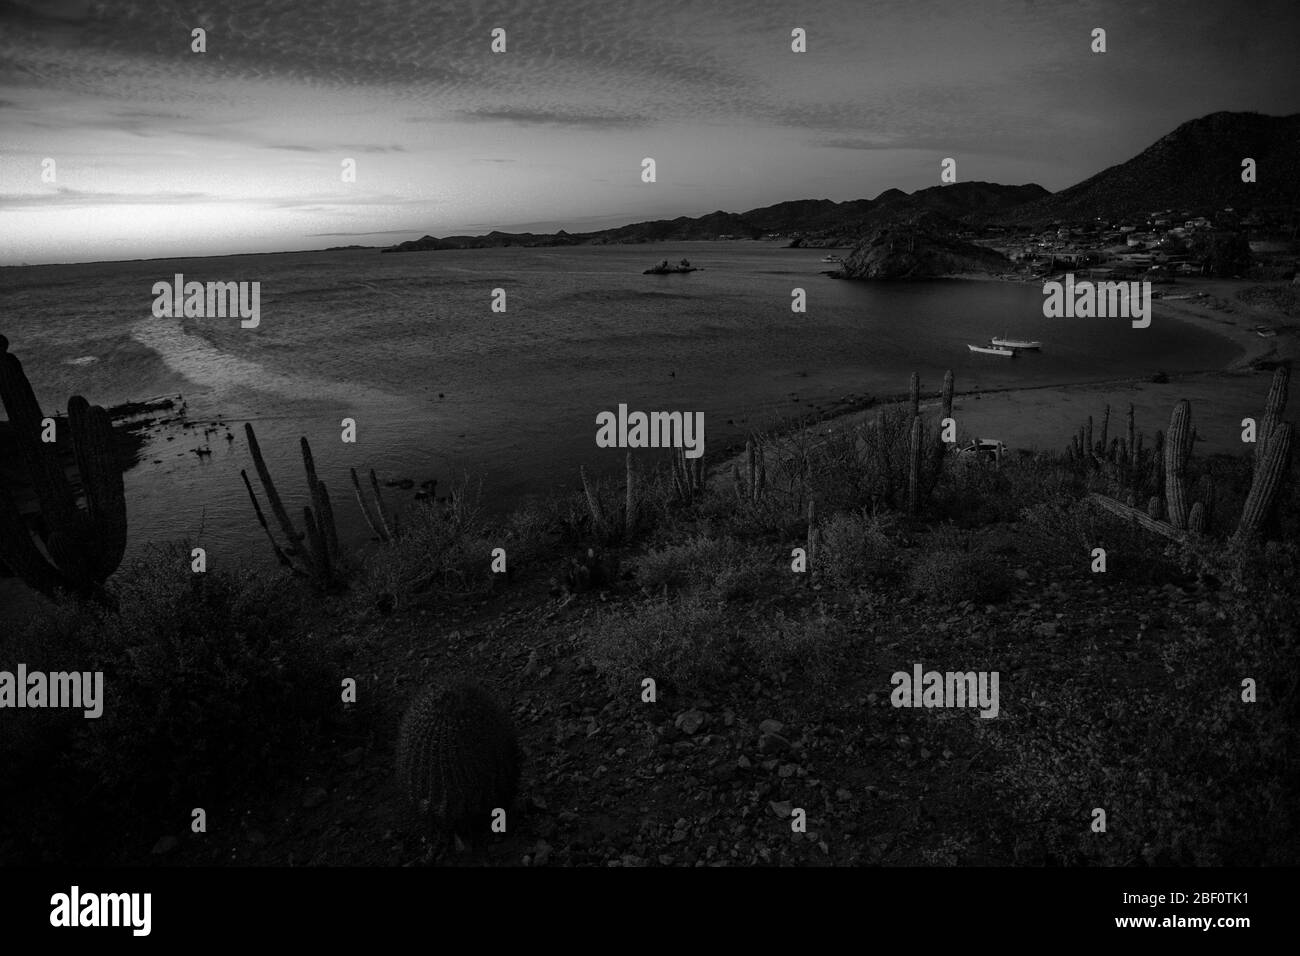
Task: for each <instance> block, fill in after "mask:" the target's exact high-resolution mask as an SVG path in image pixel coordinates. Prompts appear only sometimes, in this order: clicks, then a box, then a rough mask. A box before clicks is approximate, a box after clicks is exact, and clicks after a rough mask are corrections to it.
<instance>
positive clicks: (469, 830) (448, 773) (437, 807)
mask: <svg viewBox="0 0 1300 956" xmlns="http://www.w3.org/2000/svg"><path fill="white" fill-rule="evenodd" d="M521 757H522V754H521V751H520V749H519V743H518V739H517V737H516V735H515V730H514V726H513V724H512V723H511V721H510V717H509V715H508V714H507V713H506V712H505V710H504V709H502V707H501V706H500V705H499V704H498V703H497V702H496V701H495V700H494V699H493V698H492V696H491V695H490V694H489V693H488V692H487V691H486V690H484V689H483V688H482V687H480V686H478V685H477V684H473V683H468V682H457V683H452V684H448V685H438V686H434V687H430V688H428V689H426V690H424V691H423V692H421V693H420V694H419V695H418V696H417V697H416V698H415V700H414V702H413V703H412V704H411V706H410V709H409V710H407V712H406V716H405V717H404V718H403V719H402V726H401V732H400V734H399V735H398V741H397V770H398V776H399V777H400V780H401V784H402V787H403V789H404V790H405V791H406V794H407V796H408V797H409V798H410V800H411V802H412V803H413V804H414V806H415V807H416V809H417V811H418V812H419V813H420V815H421V818H422V820H423V822H424V823H425V824H426V825H427V827H428V830H429V833H430V835H438V834H441V835H443V836H447V835H452V834H454V835H456V836H462V835H465V836H468V835H471V834H474V833H476V832H482V831H484V830H486V829H487V828H488V826H489V824H490V823H491V818H492V812H493V810H495V809H496V808H498V807H500V808H503V809H505V808H508V807H509V806H510V803H511V801H512V800H513V799H514V795H515V791H516V788H517V787H518V785H519V765H520V761H521Z"/></svg>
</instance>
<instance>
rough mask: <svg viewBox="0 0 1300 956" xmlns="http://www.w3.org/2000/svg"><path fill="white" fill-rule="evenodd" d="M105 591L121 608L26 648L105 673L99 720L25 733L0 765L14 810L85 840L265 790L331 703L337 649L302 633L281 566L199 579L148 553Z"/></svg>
mask: <svg viewBox="0 0 1300 956" xmlns="http://www.w3.org/2000/svg"><path fill="white" fill-rule="evenodd" d="M112 594H113V596H114V597H115V598H116V599H117V605H118V607H117V609H115V610H104V609H98V610H93V611H92V610H87V609H86V608H70V607H63V608H59V609H57V610H55V611H54V612H52V613H51V614H49V615H46V616H44V617H42V618H40V619H38V620H36V621H33V622H32V623H31V624H30V625H29V626H28V627H27V628H25V629H24V631H23V636H22V637H21V639H20V640H21V644H22V645H23V646H24V647H25V648H27V649H30V650H32V651H35V652H37V653H36V659H32V658H31V657H26V658H24V661H25V663H27V664H28V667H29V668H30V669H36V668H37V667H41V668H43V669H66V670H79V671H92V672H93V671H102V672H103V674H104V688H103V694H104V704H103V714H102V716H100V717H99V718H97V719H84V718H82V717H81V714H80V712H76V714H75V715H74V716H75V719H73V720H70V721H61V720H59V719H55V720H52V721H48V722H44V725H43V726H42V727H39V728H27V731H28V732H27V733H26V734H25V735H23V736H22V737H19V738H14V737H10V738H9V739H7V740H5V741H4V745H3V746H4V748H5V749H7V751H8V752H6V753H4V754H3V755H0V761H3V762H4V763H6V765H7V766H9V767H10V768H11V769H12V770H13V771H14V773H13V775H12V776H10V775H7V776H9V779H10V780H22V781H23V787H22V790H21V793H17V794H15V793H10V794H6V797H7V798H8V799H17V800H19V801H20V803H23V804H27V805H29V806H32V805H35V806H37V807H39V808H40V809H39V812H40V813H44V814H52V815H54V816H55V817H58V816H64V817H66V818H68V819H76V820H80V821H82V822H83V823H85V827H86V828H89V829H90V830H91V831H92V832H93V833H94V834H96V835H95V836H92V837H91V838H90V839H92V840H93V839H98V838H99V837H100V836H102V835H103V834H105V833H110V832H112V829H113V824H111V823H110V822H109V821H112V820H115V819H119V818H121V817H123V816H125V815H129V816H130V817H131V819H133V820H136V821H137V822H138V819H139V815H140V814H141V813H142V812H146V813H147V812H149V811H150V810H153V809H157V808H161V807H163V806H166V807H168V808H170V810H172V811H174V809H175V806H176V805H177V801H180V802H186V801H188V800H191V799H192V800H194V803H192V804H189V803H186V805H192V806H205V805H207V806H210V805H211V802H212V801H213V800H214V799H218V798H220V797H221V796H222V795H223V794H225V793H228V792H230V790H231V789H232V788H234V787H237V786H239V785H241V784H243V783H247V782H249V781H250V780H258V779H263V778H264V777H265V776H267V775H269V774H271V773H273V772H274V771H275V769H276V768H277V765H278V763H279V762H281V761H282V759H283V758H282V755H283V752H284V749H285V747H286V746H287V745H288V742H289V741H291V740H293V739H296V737H297V735H298V734H300V733H301V732H302V731H303V729H304V728H305V727H308V726H311V725H313V724H315V723H317V722H318V721H320V720H322V719H323V718H324V716H325V715H326V714H327V713H328V712H329V708H330V707H331V705H332V704H333V703H335V702H336V701H337V693H338V681H337V675H336V673H335V671H336V670H337V667H332V666H330V655H331V650H330V648H328V647H325V646H322V643H321V639H319V638H316V637H314V636H313V635H311V634H309V633H307V632H306V629H305V627H304V624H303V622H304V619H305V618H306V603H305V598H304V597H303V592H302V590H301V588H300V586H299V584H298V583H297V582H294V581H293V580H292V579H291V578H290V577H288V576H287V574H285V573H284V572H282V571H280V570H278V569H277V570H275V571H267V570H259V571H256V572H255V571H251V570H247V569H235V570H225V569H222V570H218V569H213V570H209V571H207V572H205V573H202V574H195V573H192V572H191V570H190V557H189V549H188V548H187V547H169V548H156V549H153V550H151V551H150V552H148V553H146V554H145V555H144V556H142V557H140V558H138V559H136V560H134V561H132V562H130V563H129V564H127V565H126V566H125V567H124V568H123V569H122V571H121V572H119V574H118V575H117V576H116V577H115V578H114V580H113V582H112ZM56 643H57V646H58V652H57V653H46V654H43V655H42V654H40V653H39V648H41V647H46V648H54V647H55V646H56ZM36 829H42V830H45V828H40V827H36V826H33V830H36ZM48 832H63V833H66V834H72V833H74V832H75V833H77V834H78V835H80V836H85V834H84V833H83V828H82V827H81V826H80V825H78V826H75V827H60V826H55V827H54V830H53V831H47V836H48Z"/></svg>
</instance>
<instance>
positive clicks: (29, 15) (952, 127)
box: [0, 0, 1300, 265]
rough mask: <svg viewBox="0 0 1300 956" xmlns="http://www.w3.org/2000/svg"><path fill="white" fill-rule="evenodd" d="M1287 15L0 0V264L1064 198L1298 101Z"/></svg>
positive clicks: (838, 0) (881, 4)
mask: <svg viewBox="0 0 1300 956" xmlns="http://www.w3.org/2000/svg"><path fill="white" fill-rule="evenodd" d="M1297 26H1300V4H1297V3H1296V2H1295V0H1276V2H1274V0H1258V2H1250V0H1228V2H1222V3H1220V2H1211V0H1157V2H1141V0H1120V2H1109V0H1107V2H1101V0H1095V2H1094V0H1070V2H1064V3H1049V2H1039V0H979V2H970V0H956V2H937V0H933V2H932V0H870V2H865V0H827V2H820V0H806V2H791V0H783V2H771V0H709V2H708V3H699V2H686V0H619V2H609V0H606V2H597V0H571V2H565V0H546V2H541V0H494V2H490V3H484V2H477V0H454V2H446V3H444V2H441V0H402V2H389V3H377V2H376V3H355V2H342V0H313V2H311V3H307V2H301V0H219V2H214V0H209V2H201V3H187V2H184V0H175V2H164V0H113V2H89V0H20V2H12V0H0V264H4V265H12V264H19V263H32V264H36V263H46V262H73V261H92V260H112V259H133V258H148V257H156V256H183V255H184V256H188V255H220V254H226V253H232V252H258V251H279V250H299V249H322V248H325V247H327V246H332V245H349V244H362V245H389V244H392V243H395V242H399V241H402V240H405V239H412V238H417V237H419V236H421V235H425V234H431V235H436V236H445V235H451V234H457V233H482V232H488V231H490V230H492V229H503V230H505V231H524V230H532V231H539V232H541V231H554V230H557V229H560V228H564V229H567V230H568V231H570V232H578V231H586V230H592V229H600V228H605V227H609V226H616V225H622V224H624V223H628V222H636V221H640V220H644V219H661V218H672V217H675V216H680V215H690V216H698V215H702V214H705V213H708V212H712V211H714V210H717V209H723V210H726V211H729V212H743V211H744V210H746V209H751V208H754V207H758V206H765V205H770V204H772V203H776V202H782V201H786V200H793V199H823V198H826V199H833V200H836V201H842V200H848V199H860V198H873V197H875V196H876V195H878V194H879V193H881V192H883V191H884V190H885V189H888V188H891V187H896V188H900V189H903V190H904V191H907V192H911V191H913V190H915V189H918V188H924V187H927V186H933V185H938V184H939V173H940V164H941V161H942V160H943V159H944V158H947V157H951V158H954V159H955V160H956V161H957V178H958V179H959V180H963V181H970V180H988V181H994V182H1002V183H1009V184H1019V183H1027V182H1036V183H1039V184H1040V185H1042V186H1045V187H1046V188H1048V189H1051V190H1057V189H1061V188H1064V187H1066V186H1069V185H1072V184H1073V183H1075V182H1078V181H1080V180H1082V179H1085V178H1087V177H1088V176H1090V175H1092V174H1094V173H1096V172H1099V171H1100V170H1101V169H1103V168H1105V167H1107V166H1110V165H1113V164H1115V163H1119V162H1123V161H1124V160H1126V159H1129V158H1130V157H1132V156H1133V155H1134V154H1136V153H1137V152H1140V151H1141V150H1142V149H1144V148H1145V147H1146V146H1148V145H1150V144H1151V143H1152V142H1154V141H1155V140H1156V139H1158V138H1159V137H1160V136H1162V135H1164V134H1165V133H1168V132H1169V131H1171V130H1172V129H1174V128H1175V127H1177V126H1178V125H1179V124H1180V123H1182V122H1185V121H1187V120H1190V119H1193V118H1195V117H1198V116H1202V115H1205V114H1207V113H1211V112H1215V111H1218V110H1254V111H1258V112H1263V113H1269V114H1274V115H1282V114H1288V113H1294V112H1297V111H1300V70H1297V69H1295V62H1296V55H1297V54H1296V46H1295V43H1296V39H1297V36H1300V30H1297ZM1097 27H1100V28H1103V29H1105V30H1106V47H1107V50H1106V52H1105V53H1094V52H1093V51H1092V49H1091V47H1092V44H1093V39H1092V31H1093V29H1094V28H1097ZM196 28H201V29H203V30H204V31H206V37H205V42H206V52H201V53H200V52H195V51H194V50H193V49H192V44H193V42H194V41H193V39H192V31H193V30H194V29H196ZM497 28H500V29H503V30H505V45H506V51H505V52H504V53H496V52H493V50H492V43H493V30H494V29H497ZM795 28H801V29H803V30H804V31H805V33H806V47H807V51H806V52H803V53H796V52H794V51H792V49H791V43H792V38H791V31H792V30H793V29H795ZM646 157H651V158H653V159H654V160H655V173H656V181H655V182H653V183H646V182H643V181H642V160H643V159H644V158H646ZM349 160H351V161H352V163H353V164H354V168H355V181H345V176H344V172H343V170H344V164H345V163H346V162H347V161H349Z"/></svg>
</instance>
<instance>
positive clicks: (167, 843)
mask: <svg viewBox="0 0 1300 956" xmlns="http://www.w3.org/2000/svg"><path fill="white" fill-rule="evenodd" d="M180 845H181V841H180V840H178V839H176V838H175V837H174V836H165V837H162V838H160V839H159V840H158V842H157V843H155V844H154V845H153V855H154V856H163V855H164V854H167V853H170V852H171V851H172V850H174V849H176V848H177V847H178V846H180Z"/></svg>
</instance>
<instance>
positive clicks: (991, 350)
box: [966, 345, 1016, 358]
mask: <svg viewBox="0 0 1300 956" xmlns="http://www.w3.org/2000/svg"><path fill="white" fill-rule="evenodd" d="M966 348H968V349H970V350H971V351H972V352H982V353H983V354H985V355H1005V356H1006V357H1008V358H1015V357H1016V353H1015V350H1014V349H1003V348H996V347H992V346H988V345H968V346H966Z"/></svg>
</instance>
